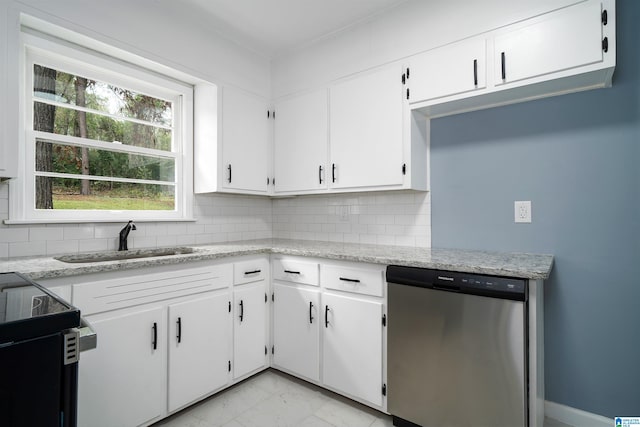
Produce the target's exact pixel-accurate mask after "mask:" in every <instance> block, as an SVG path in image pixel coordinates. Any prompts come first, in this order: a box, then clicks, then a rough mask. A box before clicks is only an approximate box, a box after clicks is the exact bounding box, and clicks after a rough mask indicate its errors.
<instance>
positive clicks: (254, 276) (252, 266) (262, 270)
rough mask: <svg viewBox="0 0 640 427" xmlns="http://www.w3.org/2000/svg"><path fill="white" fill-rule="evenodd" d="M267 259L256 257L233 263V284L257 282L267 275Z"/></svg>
mask: <svg viewBox="0 0 640 427" xmlns="http://www.w3.org/2000/svg"><path fill="white" fill-rule="evenodd" d="M268 273H269V261H267V259H266V258H256V259H250V260H247V261H240V262H235V263H233V284H234V285H242V284H243V283H251V282H258V281H260V280H265V279H267V278H268V277H269V274H268Z"/></svg>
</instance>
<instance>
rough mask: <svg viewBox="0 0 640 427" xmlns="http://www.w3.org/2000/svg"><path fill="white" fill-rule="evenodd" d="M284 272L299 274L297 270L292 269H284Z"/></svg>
mask: <svg viewBox="0 0 640 427" xmlns="http://www.w3.org/2000/svg"><path fill="white" fill-rule="evenodd" d="M284 272H285V273H287V274H300V272H299V271H293V270H285V271H284Z"/></svg>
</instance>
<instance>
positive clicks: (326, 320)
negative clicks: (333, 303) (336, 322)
mask: <svg viewBox="0 0 640 427" xmlns="http://www.w3.org/2000/svg"><path fill="white" fill-rule="evenodd" d="M328 316H329V306H328V305H325V306H324V327H325V328H328V327H329V317H328Z"/></svg>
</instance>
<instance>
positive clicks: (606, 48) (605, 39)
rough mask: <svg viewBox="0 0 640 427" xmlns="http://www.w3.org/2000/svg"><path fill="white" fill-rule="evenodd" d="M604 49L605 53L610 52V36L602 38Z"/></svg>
mask: <svg viewBox="0 0 640 427" xmlns="http://www.w3.org/2000/svg"><path fill="white" fill-rule="evenodd" d="M602 50H603V52H604V53H607V52H609V37H605V38H604V39H602Z"/></svg>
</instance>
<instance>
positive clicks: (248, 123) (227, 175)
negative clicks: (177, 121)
mask: <svg viewBox="0 0 640 427" xmlns="http://www.w3.org/2000/svg"><path fill="white" fill-rule="evenodd" d="M267 111H268V106H267V102H266V101H265V100H263V99H261V98H258V97H255V96H252V95H249V94H246V93H244V92H241V91H239V90H236V89H232V88H228V87H226V88H224V89H223V92H222V159H223V166H222V167H223V171H222V186H223V188H226V189H230V190H246V191H249V192H264V193H266V191H267V176H268V173H267V164H268V161H269V160H268V143H269V119H268V118H267Z"/></svg>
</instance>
